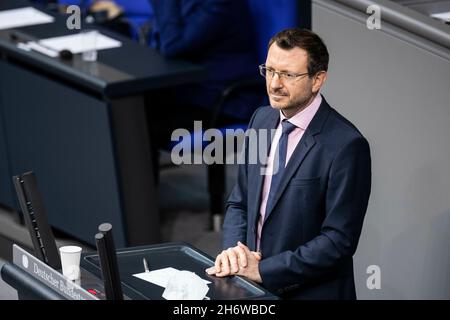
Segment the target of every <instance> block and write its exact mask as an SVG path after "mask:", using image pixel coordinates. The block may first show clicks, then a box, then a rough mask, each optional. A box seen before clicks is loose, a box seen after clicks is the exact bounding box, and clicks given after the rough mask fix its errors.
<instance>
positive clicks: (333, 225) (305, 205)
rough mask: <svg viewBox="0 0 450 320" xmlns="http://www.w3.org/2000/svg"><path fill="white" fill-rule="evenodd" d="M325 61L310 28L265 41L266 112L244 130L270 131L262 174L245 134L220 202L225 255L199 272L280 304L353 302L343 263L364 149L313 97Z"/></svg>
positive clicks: (355, 217) (348, 255) (358, 204)
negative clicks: (243, 283) (244, 280)
mask: <svg viewBox="0 0 450 320" xmlns="http://www.w3.org/2000/svg"><path fill="white" fill-rule="evenodd" d="M328 60H329V57H328V50H327V48H326V46H325V44H324V43H323V42H322V40H321V39H320V38H319V37H318V36H317V35H316V34H314V33H313V32H311V31H308V30H301V29H296V28H295V29H288V30H285V31H282V32H280V33H278V34H277V35H275V36H274V37H273V38H272V39H271V41H270V43H269V51H268V55H267V60H266V63H265V65H262V66H260V70H261V74H262V75H264V76H265V77H266V83H267V92H268V95H269V99H270V104H271V105H270V106H268V107H262V108H259V109H258V110H257V111H255V113H254V114H253V117H252V119H251V120H250V125H249V127H250V128H251V129H252V130H255V131H256V132H257V134H259V135H261V133H262V132H263V131H264V130H270V129H276V131H275V135H274V136H273V139H272V140H271V141H270V139H269V142H268V143H269V145H270V153H269V156H268V161H267V167H264V166H263V165H262V164H261V163H262V162H263V163H264V161H258V162H259V163H256V164H255V163H252V161H250V160H251V158H252V154H251V153H252V152H254V151H255V149H254V148H252V140H251V139H250V137H251V136H250V135H249V136H248V137H247V138H246V141H245V146H244V152H245V153H244V155H245V160H246V161H245V163H244V164H241V165H240V167H239V175H238V181H237V184H236V186H235V188H234V190H233V192H232V194H231V195H230V198H229V200H228V203H227V212H226V216H225V221H224V230H223V232H224V235H223V246H224V248H225V250H224V251H222V253H220V254H219V255H218V256H217V258H216V263H215V266H214V267H211V268H208V269H207V270H206V271H207V273H208V274H211V275H212V274H214V275H216V276H218V277H224V276H228V275H242V276H245V277H248V278H249V279H251V280H254V281H256V282H259V283H261V284H262V285H263V286H264V287H265V288H267V289H268V290H270V291H272V292H274V293H275V294H278V295H280V297H282V298H286V299H355V298H356V293H355V285H354V275H353V258H352V256H353V254H354V253H355V251H356V248H357V244H358V240H359V236H360V233H361V229H362V225H363V220H364V215H365V212H366V209H367V204H368V200H369V195H370V187H371V159H370V150H369V145H368V142H367V140H366V139H365V138H364V137H363V136H362V134H361V133H360V132H359V131H358V129H357V128H356V127H355V126H354V125H353V124H352V123H350V122H349V121H348V120H347V119H345V118H344V117H343V116H341V115H340V114H339V113H338V112H337V111H336V110H335V109H333V108H332V107H330V105H329V104H328V103H327V102H326V101H325V99H324V98H323V97H322V96H321V95H320V93H319V90H320V88H321V87H322V85H323V84H324V82H325V80H326V76H327V70H328ZM262 169H264V170H262ZM264 172H266V173H267V174H265V175H263V174H264Z"/></svg>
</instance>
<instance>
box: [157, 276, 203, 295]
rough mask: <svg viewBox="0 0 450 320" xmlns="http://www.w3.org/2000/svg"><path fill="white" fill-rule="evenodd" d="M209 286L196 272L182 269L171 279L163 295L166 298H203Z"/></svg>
mask: <svg viewBox="0 0 450 320" xmlns="http://www.w3.org/2000/svg"><path fill="white" fill-rule="evenodd" d="M208 291H209V288H208V285H207V284H206V283H205V280H204V279H202V278H200V277H199V276H198V275H196V274H195V273H194V272H191V271H186V270H181V271H178V272H177V273H175V275H174V276H173V277H172V278H170V279H169V282H168V283H167V287H166V290H164V292H163V294H162V297H163V298H164V299H166V300H203V299H204V298H205V297H206V294H207V293H208Z"/></svg>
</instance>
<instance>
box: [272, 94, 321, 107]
mask: <svg viewBox="0 0 450 320" xmlns="http://www.w3.org/2000/svg"><path fill="white" fill-rule="evenodd" d="M312 96H313V95H312V94H311V95H309V96H302V97H301V98H297V100H294V101H291V100H289V101H288V102H287V103H285V104H280V103H277V102H275V103H271V105H272V108H274V109H277V110H281V111H283V110H296V109H297V110H302V109H304V108H305V107H307V106H308V104H309V103H311V100H312Z"/></svg>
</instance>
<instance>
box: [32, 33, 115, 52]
mask: <svg viewBox="0 0 450 320" xmlns="http://www.w3.org/2000/svg"><path fill="white" fill-rule="evenodd" d="M94 38H95V39H94ZM39 43H40V44H42V45H44V46H46V47H48V48H51V49H53V50H56V51H58V52H59V51H61V50H64V49H66V50H69V51H71V52H72V53H73V54H76V53H81V52H85V51H90V50H103V49H111V48H116V47H120V46H121V45H122V42H120V41H118V40H115V39H113V38H110V37H107V36H105V35H103V34H101V33H97V35H94V34H93V33H90V32H89V33H77V34H73V35H70V36H62V37H54V38H48V39H43V40H40V41H39Z"/></svg>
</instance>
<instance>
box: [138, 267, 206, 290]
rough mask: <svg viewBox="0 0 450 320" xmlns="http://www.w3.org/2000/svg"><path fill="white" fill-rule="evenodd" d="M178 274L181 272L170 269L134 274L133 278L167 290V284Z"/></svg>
mask: <svg viewBox="0 0 450 320" xmlns="http://www.w3.org/2000/svg"><path fill="white" fill-rule="evenodd" d="M178 272H180V270H178V269H175V268H171V267H169V268H164V269H158V270H153V271H150V272H142V273H136V274H133V276H134V277H137V278H139V279H142V280H144V281H148V282H151V283H153V284H156V285H157V286H160V287H163V288H166V287H167V284H168V283H169V280H170V279H171V278H174V277H175V275H176V274H177V273H178ZM202 280H203V282H204V283H206V284H210V283H211V281H208V280H205V279H202Z"/></svg>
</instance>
